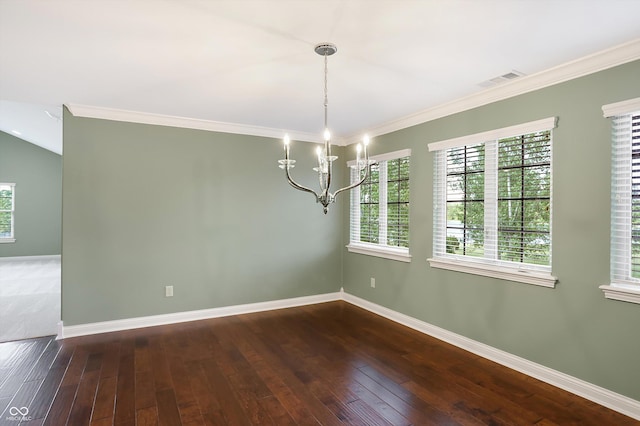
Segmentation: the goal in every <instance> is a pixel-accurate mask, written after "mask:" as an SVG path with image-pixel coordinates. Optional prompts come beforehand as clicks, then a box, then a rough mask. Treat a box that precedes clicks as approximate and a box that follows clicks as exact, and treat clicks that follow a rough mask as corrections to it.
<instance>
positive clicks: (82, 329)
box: [58, 292, 342, 339]
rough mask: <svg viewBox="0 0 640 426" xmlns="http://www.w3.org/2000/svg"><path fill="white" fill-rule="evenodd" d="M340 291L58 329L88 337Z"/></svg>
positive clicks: (329, 296) (330, 297)
mask: <svg viewBox="0 0 640 426" xmlns="http://www.w3.org/2000/svg"><path fill="white" fill-rule="evenodd" d="M341 297H342V295H341V293H339V292H337V293H326V294H318V295H313V296H303V297H294V298H291V299H281V300H272V301H268V302H258V303H248V304H244V305H234V306H223V307H220V308H210V309H201V310H197V311H187V312H175V313H171V314H162V315H152V316H148V317H138V318H126V319H121V320H113V321H103V322H94V323H89V324H80V325H70V326H64V324H62V327H61V329H59V333H58V339H64V338H68V337H78V336H86V335H89V334H98V333H109V332H112V331H122V330H130V329H134V328H143V327H153V326H156V325H165V324H174V323H179V322H187V321H197V320H202V319H209V318H218V317H226V316H230V315H240V314H249V313H252V312H262V311H271V310H274V309H283V308H293V307H295V306H303V305H313V304H315V303H323V302H331V301H335V300H340V299H341Z"/></svg>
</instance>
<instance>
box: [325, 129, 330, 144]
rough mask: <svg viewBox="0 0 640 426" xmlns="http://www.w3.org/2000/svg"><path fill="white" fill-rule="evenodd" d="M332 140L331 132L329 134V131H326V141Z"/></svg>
mask: <svg viewBox="0 0 640 426" xmlns="http://www.w3.org/2000/svg"><path fill="white" fill-rule="evenodd" d="M330 139H331V132H329V129H324V140H325V141H328V140H330Z"/></svg>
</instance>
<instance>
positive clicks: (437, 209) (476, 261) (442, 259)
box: [427, 117, 557, 288]
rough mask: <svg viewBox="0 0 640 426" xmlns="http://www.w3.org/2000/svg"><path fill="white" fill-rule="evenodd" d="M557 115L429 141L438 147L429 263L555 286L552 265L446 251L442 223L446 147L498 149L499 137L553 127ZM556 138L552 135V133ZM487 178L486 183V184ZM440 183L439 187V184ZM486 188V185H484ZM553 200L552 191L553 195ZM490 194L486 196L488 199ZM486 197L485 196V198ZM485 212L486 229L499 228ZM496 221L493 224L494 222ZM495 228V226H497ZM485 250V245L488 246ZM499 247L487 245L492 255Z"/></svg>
mask: <svg viewBox="0 0 640 426" xmlns="http://www.w3.org/2000/svg"><path fill="white" fill-rule="evenodd" d="M556 122H557V118H556V117H549V118H545V119H542V120H536V121H532V122H528V123H523V124H518V125H515V126H509V127H504V128H501V129H495V130H489V131H486V132H482V133H476V134H473V135H467V136H462V137H458V138H453V139H447V140H444V141H439V142H433V143H430V144H429V145H428V149H429V151H436V155H435V160H434V189H433V191H434V192H433V194H434V200H433V203H434V205H433V215H434V216H433V223H434V225H433V226H434V234H433V253H432V257H431V258H428V259H427V261H428V262H429V264H430V266H431V267H433V268H440V269H447V270H451V271H457V272H464V273H469V274H475V275H482V276H487V277H492V278H499V279H504V280H509V281H515V282H521V283H525V284H533V285H538V286H542V287H550V288H554V287H555V284H556V281H557V278H556V277H555V276H553V275H552V274H551V266H550V265H549V266H544V265H531V264H523V263H516V262H506V261H500V260H496V259H491V258H486V257H485V258H476V257H471V256H462V255H456V254H450V253H446V239H445V238H444V237H442V235H441V234H442V232H444V230H443V229H442V227H445V226H446V223H447V209H446V201H447V188H446V181H447V180H446V173H447V170H446V150H447V149H449V148H456V147H461V146H465V145H477V144H485V147H486V148H485V149H486V150H494V151H495V150H496V149H497V141H498V140H500V139H505V138H509V137H513V136H518V135H526V134H530V133H536V132H541V131H547V130H552V129H554V128H555V127H556ZM552 139H553V137H552ZM494 163H495V161H493V160H492V159H491V158H489V157H487V158H486V159H485V167H497V164H494ZM486 182H487V181H485V185H486ZM438 183H439V184H440V187H439V186H438ZM495 185H496V187H495V189H494V188H491V190H490V191H489V192H488V193H487V192H486V191H487V189H485V196H486V197H492V196H497V195H496V194H492V193H493V192H495V191H497V182H496V183H495ZM485 188H487V187H486V186H485ZM550 198H551V200H552V199H553V194H551V195H550ZM488 199H490V198H487V200H488ZM485 201H486V200H485ZM488 216H489V215H485V229H486V231H487V232H488V233H490V232H494V231H495V229H497V217H495V218H494V217H488ZM492 225H494V226H492ZM494 228H495V229H494ZM485 250H486V249H485ZM495 251H496V250H495V249H493V248H492V247H488V251H485V254H489V255H491V254H492V253H493V252H495Z"/></svg>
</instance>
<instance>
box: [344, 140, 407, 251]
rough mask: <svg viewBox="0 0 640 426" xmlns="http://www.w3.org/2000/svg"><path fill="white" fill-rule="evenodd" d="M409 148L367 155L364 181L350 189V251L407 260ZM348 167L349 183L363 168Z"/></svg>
mask: <svg viewBox="0 0 640 426" xmlns="http://www.w3.org/2000/svg"><path fill="white" fill-rule="evenodd" d="M410 156H411V150H402V151H395V152H391V153H388V154H383V155H378V156H374V157H371V158H370V160H372V161H375V163H374V164H372V165H371V166H370V173H369V176H368V177H367V179H366V180H365V181H364V183H363V184H362V185H360V186H358V187H356V188H354V189H352V190H351V232H350V242H349V245H348V246H347V249H348V250H349V251H350V252H354V253H360V254H368V255H373V256H379V257H385V258H388V259H394V260H400V261H405V262H409V261H410V260H411V256H410V255H409V157H410ZM348 165H349V166H350V167H351V182H352V183H353V182H356V181H358V180H359V179H360V178H361V176H362V173H364V171H358V170H356V169H355V168H354V167H353V166H354V165H355V162H354V161H351V162H349V163H348Z"/></svg>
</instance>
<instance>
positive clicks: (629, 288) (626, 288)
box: [599, 98, 640, 304]
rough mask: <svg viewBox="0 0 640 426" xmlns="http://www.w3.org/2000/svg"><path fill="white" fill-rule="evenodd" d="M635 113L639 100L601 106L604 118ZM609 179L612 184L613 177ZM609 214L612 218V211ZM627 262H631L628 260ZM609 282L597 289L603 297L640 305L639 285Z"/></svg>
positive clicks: (639, 107)
mask: <svg viewBox="0 0 640 426" xmlns="http://www.w3.org/2000/svg"><path fill="white" fill-rule="evenodd" d="M636 111H640V98H633V99H628V100H625V101H621V102H614V103H611V104H607V105H603V106H602V113H603V116H604V117H605V118H613V117H615V116H618V115H625V114H630V113H633V112H636ZM612 149H613V141H612ZM612 171H613V170H612ZM611 178H612V182H613V175H612V176H611ZM611 213H612V217H613V211H612V212H611ZM610 232H611V231H610ZM612 247H613V244H612ZM609 256H610V258H611V259H612V258H613V253H610V254H609ZM629 262H631V260H630V259H629ZM610 281H611V282H610V283H609V284H605V285H601V286H600V287H599V289H600V290H602V292H603V293H604V297H605V298H606V299H611V300H618V301H621V302H630V303H636V304H640V285H638V284H628V283H625V282H620V281H615V280H613V279H610Z"/></svg>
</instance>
